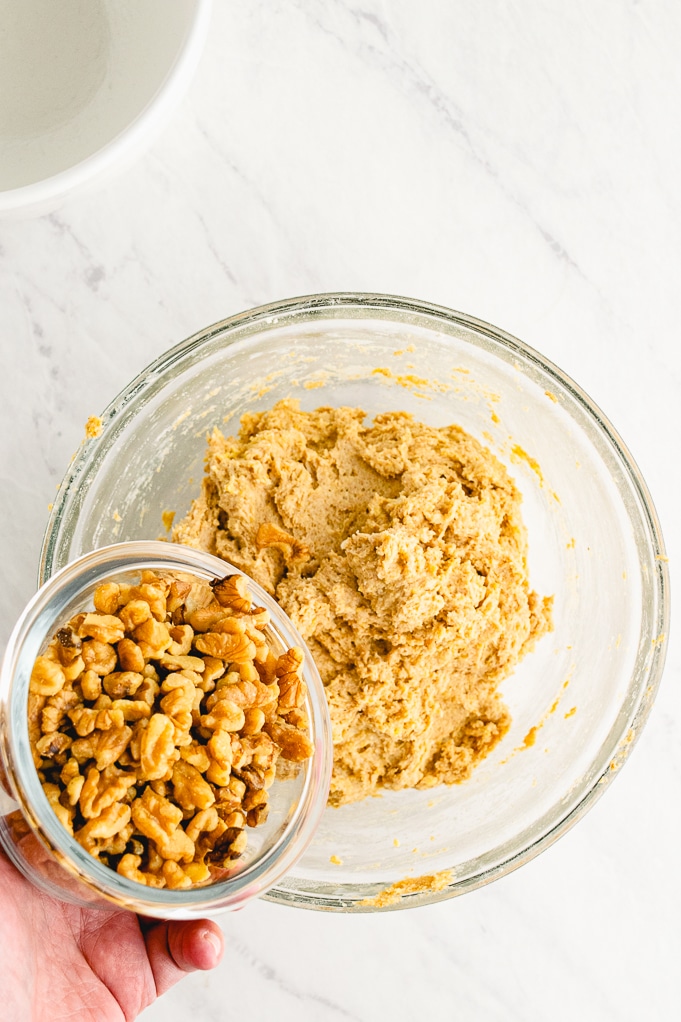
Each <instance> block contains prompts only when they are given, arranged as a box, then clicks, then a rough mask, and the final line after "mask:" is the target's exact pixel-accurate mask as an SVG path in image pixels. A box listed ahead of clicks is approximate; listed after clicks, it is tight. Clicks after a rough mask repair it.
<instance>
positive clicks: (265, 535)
mask: <svg viewBox="0 0 681 1022" xmlns="http://www.w3.org/2000/svg"><path fill="white" fill-rule="evenodd" d="M255 545H256V546H257V548H258V550H264V549H265V548H266V547H270V546H272V547H274V548H275V549H276V550H280V551H281V553H282V554H283V555H284V558H285V560H286V562H287V563H290V564H302V563H304V562H305V561H309V560H310V551H309V549H308V547H306V546H305V544H304V543H301V541H300V540H299V539H296V538H295V536H291V535H290V534H289V533H288V532H284V530H283V529H280V528H279V526H278V525H273V524H272V523H271V522H263V524H262V525H261V526H260V528H259V529H258V532H257V534H256V537H255Z"/></svg>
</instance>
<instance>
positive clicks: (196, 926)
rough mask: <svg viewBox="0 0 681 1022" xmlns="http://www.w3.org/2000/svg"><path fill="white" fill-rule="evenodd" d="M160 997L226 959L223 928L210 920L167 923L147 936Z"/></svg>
mask: <svg viewBox="0 0 681 1022" xmlns="http://www.w3.org/2000/svg"><path fill="white" fill-rule="evenodd" d="M144 940H145V943H146V947H147V955H148V957H149V964H150V966H151V971H152V973H153V976H154V982H155V984H156V994H157V996H158V997H160V996H161V994H164V993H165V992H166V990H170V988H171V987H172V986H174V985H175V983H177V982H178V980H180V979H182V977H183V976H186V975H187V973H189V972H194V971H195V970H196V969H214V968H215V966H216V965H217V964H218V962H219V961H220V959H221V958H222V952H223V949H224V942H223V938H222V932H221V930H220V928H219V927H218V926H217V925H216V924H215V923H213V922H211V921H210V920H209V919H195V920H191V921H187V922H179V921H173V922H163V923H158V924H156V925H155V926H152V927H151V928H150V929H149V930H147V932H146V933H145V935H144Z"/></svg>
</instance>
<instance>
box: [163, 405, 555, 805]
mask: <svg viewBox="0 0 681 1022" xmlns="http://www.w3.org/2000/svg"><path fill="white" fill-rule="evenodd" d="M520 503H521V497H520V493H519V492H518V490H517V488H516V487H515V485H514V483H513V481H512V479H511V478H510V476H509V475H508V473H507V471H506V469H505V468H504V466H503V465H502V464H501V463H500V462H499V461H498V459H497V458H495V457H494V455H493V454H491V453H490V451H488V450H487V449H486V448H485V447H483V446H482V445H481V444H480V443H478V442H477V441H476V440H475V439H474V438H473V437H471V436H469V435H468V434H467V433H466V432H465V431H464V430H463V429H461V428H460V427H458V426H446V427H443V428H439V429H436V428H432V427H430V426H426V425H424V424H423V423H420V422H417V421H415V419H414V418H413V417H412V416H411V415H409V414H407V413H406V412H387V413H384V414H382V415H377V416H376V417H375V419H374V420H373V422H372V423H371V424H369V425H365V414H364V412H362V411H361V409H359V408H318V409H317V410H316V411H313V412H303V411H301V410H300V409H299V407H298V403H297V402H295V401H281V402H279V403H278V404H277V405H275V406H274V407H273V408H272V409H271V410H270V411H267V412H263V413H259V414H252V415H251V414H249V415H245V416H244V417H243V418H242V420H241V430H240V433H239V436H238V437H236V438H235V437H225V436H223V434H222V433H221V432H220V431H219V430H217V429H216V430H215V431H214V432H213V433H212V435H211V436H210V437H209V440H208V451H207V456H206V475H205V478H204V480H203V484H202V492H201V495H200V496H199V497H198V499H197V500H195V501H194V503H193V505H192V507H191V509H190V511H189V512H188V514H187V516H186V517H185V518H184V520H183V521H181V522H180V523H179V525H177V526H176V528H175V530H174V532H173V539H174V540H175V541H176V542H179V543H184V544H187V545H189V546H193V547H198V548H199V549H202V550H208V551H210V552H211V553H214V554H217V555H218V556H220V557H223V558H224V559H225V560H227V561H230V562H231V563H232V564H235V565H236V566H237V567H239V568H241V569H242V570H243V571H245V572H246V573H247V574H249V575H250V576H252V578H254V579H256V581H258V582H259V583H260V584H261V585H262V586H264V588H265V589H266V590H267V591H268V592H270V593H272V594H273V595H274V596H275V597H276V599H277V600H278V602H279V603H280V604H281V606H282V607H283V608H284V610H285V611H286V612H287V613H288V614H289V616H290V617H291V618H292V620H293V621H294V622H295V624H296V625H297V627H298V628H299V630H300V631H301V633H302V635H303V637H304V638H305V640H306V641H307V643H308V645H309V648H310V650H311V652H312V655H313V657H314V659H315V661H316V664H317V667H318V668H319V672H320V674H321V676H322V679H323V682H324V685H325V688H326V695H327V698H328V703H329V708H330V713H331V719H332V723H333V736H334V769H333V780H332V785H331V793H330V797H329V801H330V802H331V804H332V805H342V804H343V803H346V802H351V801H355V800H357V799H361V798H364V797H366V796H367V795H376V794H380V792H381V790H382V789H400V788H431V787H434V786H435V785H439V784H456V783H459V782H461V781H464V780H466V779H467V778H468V777H469V776H470V774H471V772H472V770H473V769H474V767H475V766H476V765H477V764H478V763H479V762H480V761H481V760H482V759H484V757H485V756H486V755H488V753H489V752H490V751H491V750H492V749H493V748H494V746H495V745H496V744H497V743H498V742H499V741H500V740H501V738H502V737H503V736H504V734H505V733H506V731H507V730H508V728H509V724H510V716H509V713H508V710H507V708H506V706H505V705H504V702H503V700H502V698H501V696H500V695H499V693H498V686H499V684H500V682H501V681H502V680H503V679H504V678H506V677H508V675H509V674H510V673H511V672H512V671H513V668H514V667H515V666H516V664H517V663H518V661H519V660H520V659H521V658H522V657H523V656H524V655H525V654H526V653H527V652H528V651H529V650H530V649H531V648H532V646H533V645H534V643H535V642H536V641H537V639H538V638H539V637H540V636H541V635H543V634H544V633H545V632H546V631H548V630H549V629H550V628H551V598H550V597H549V598H546V597H544V598H542V597H540V596H538V595H537V594H536V593H534V592H531V591H530V588H529V584H528V575H527V537H526V532H525V527H524V525H523V522H522V518H521V513H520Z"/></svg>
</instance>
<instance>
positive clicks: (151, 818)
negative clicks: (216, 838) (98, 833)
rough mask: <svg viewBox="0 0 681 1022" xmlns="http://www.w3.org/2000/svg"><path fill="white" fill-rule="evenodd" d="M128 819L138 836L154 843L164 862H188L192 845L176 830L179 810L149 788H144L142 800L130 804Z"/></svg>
mask: <svg viewBox="0 0 681 1022" xmlns="http://www.w3.org/2000/svg"><path fill="white" fill-rule="evenodd" d="M132 819H133V822H134V824H135V826H136V827H137V829H138V830H139V832H140V834H144V836H145V837H148V838H150V839H151V840H152V841H153V842H154V843H155V845H156V847H157V849H158V851H159V854H160V855H162V856H163V858H164V859H172V860H173V862H180V861H184V862H191V860H192V859H193V857H194V842H193V841H192V840H191V838H189V837H187V835H186V834H185V832H184V831H183V830H182V827H180V821H181V820H182V810H181V809H179V808H178V807H177V806H174V805H172V804H171V803H170V802H169V801H168V799H166V798H163V797H162V796H160V795H157V794H155V792H153V791H152V790H151V788H149V787H147V788H145V790H144V795H143V796H142V798H138V799H136V800H135V801H134V802H133V804H132Z"/></svg>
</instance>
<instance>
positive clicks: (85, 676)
mask: <svg viewBox="0 0 681 1022" xmlns="http://www.w3.org/2000/svg"><path fill="white" fill-rule="evenodd" d="M80 689H81V692H82V693H83V699H87V701H88V702H94V701H95V699H99V697H100V696H101V694H102V679H101V678H100V676H99V675H98V674H97V672H96V671H91V670H90V671H83V673H82V675H81V677H80Z"/></svg>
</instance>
